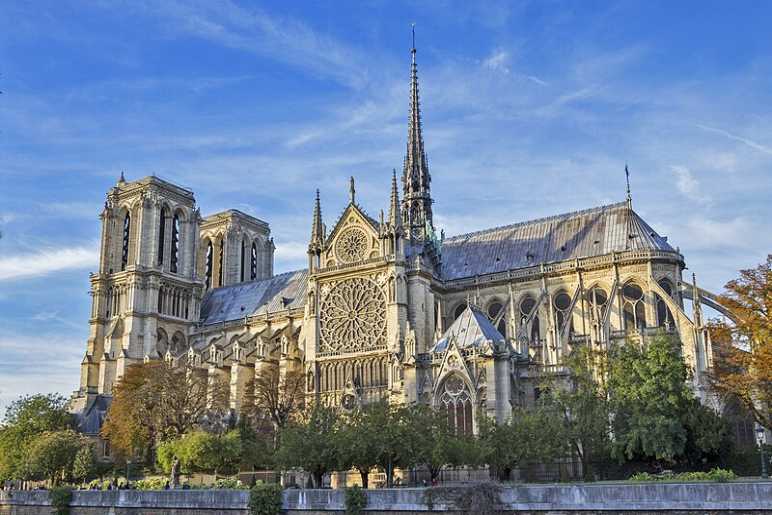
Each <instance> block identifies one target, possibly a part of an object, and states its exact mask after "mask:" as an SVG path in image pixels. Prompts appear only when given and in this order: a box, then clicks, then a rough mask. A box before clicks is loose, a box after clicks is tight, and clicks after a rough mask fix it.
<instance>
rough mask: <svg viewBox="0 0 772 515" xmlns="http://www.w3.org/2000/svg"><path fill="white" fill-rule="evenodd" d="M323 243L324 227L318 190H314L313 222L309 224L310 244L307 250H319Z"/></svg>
mask: <svg viewBox="0 0 772 515" xmlns="http://www.w3.org/2000/svg"><path fill="white" fill-rule="evenodd" d="M323 243H324V225H323V224H322V202H321V200H319V190H316V201H315V202H314V220H313V222H312V223H311V242H310V244H309V250H321V247H322V244H323Z"/></svg>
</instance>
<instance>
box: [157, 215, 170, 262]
mask: <svg viewBox="0 0 772 515" xmlns="http://www.w3.org/2000/svg"><path fill="white" fill-rule="evenodd" d="M167 218H168V214H167V212H166V207H162V208H161V216H160V217H159V219H158V265H159V266H160V265H163V264H164V245H165V244H166V241H165V240H166V219H167Z"/></svg>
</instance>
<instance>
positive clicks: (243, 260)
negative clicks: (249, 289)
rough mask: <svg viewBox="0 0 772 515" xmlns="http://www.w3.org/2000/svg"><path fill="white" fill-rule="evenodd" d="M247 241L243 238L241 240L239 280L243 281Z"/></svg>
mask: <svg viewBox="0 0 772 515" xmlns="http://www.w3.org/2000/svg"><path fill="white" fill-rule="evenodd" d="M246 260H247V242H245V241H244V240H241V275H240V279H239V280H240V281H241V282H244V272H245V271H246V268H247V262H246Z"/></svg>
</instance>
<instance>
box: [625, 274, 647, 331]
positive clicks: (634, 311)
mask: <svg viewBox="0 0 772 515" xmlns="http://www.w3.org/2000/svg"><path fill="white" fill-rule="evenodd" d="M622 300H623V302H624V320H625V331H627V332H632V331H635V330H642V329H643V328H644V327H646V306H645V305H644V301H643V290H642V289H641V287H640V286H638V285H637V284H635V283H627V284H626V285H625V286H624V288H622Z"/></svg>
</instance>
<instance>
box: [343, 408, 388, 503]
mask: <svg viewBox="0 0 772 515" xmlns="http://www.w3.org/2000/svg"><path fill="white" fill-rule="evenodd" d="M373 415H374V410H373V408H372V407H371V406H364V407H362V408H358V409H356V410H354V411H353V412H352V413H351V414H350V415H348V416H347V417H346V418H345V419H343V420H342V421H341V424H340V428H339V429H338V431H337V433H336V440H337V442H336V445H337V447H338V449H339V453H338V455H339V460H340V463H339V465H340V467H341V468H343V469H350V468H354V469H356V470H357V471H358V472H359V475H360V476H361V478H362V487H363V488H367V487H368V478H369V475H370V470H371V469H372V468H373V467H375V466H376V465H377V464H378V457H379V456H378V452H379V447H378V442H377V439H376V438H373V435H374V434H375V433H377V432H379V431H380V430H381V429H382V428H380V427H377V425H376V424H377V418H376V417H374V416H373Z"/></svg>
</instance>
